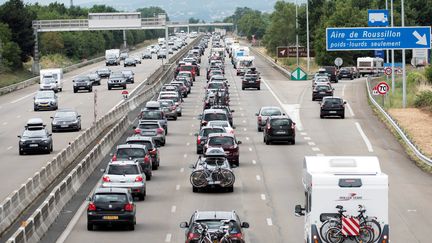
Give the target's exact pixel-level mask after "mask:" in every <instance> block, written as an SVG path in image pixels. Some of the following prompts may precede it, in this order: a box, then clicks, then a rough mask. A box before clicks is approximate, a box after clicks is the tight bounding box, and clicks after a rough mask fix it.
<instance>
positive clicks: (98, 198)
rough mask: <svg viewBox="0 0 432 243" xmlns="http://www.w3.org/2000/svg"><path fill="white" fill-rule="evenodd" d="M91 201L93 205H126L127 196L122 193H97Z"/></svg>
mask: <svg viewBox="0 0 432 243" xmlns="http://www.w3.org/2000/svg"><path fill="white" fill-rule="evenodd" d="M93 201H94V202H95V203H126V202H127V196H126V194H124V193H97V194H95V195H94V197H93Z"/></svg>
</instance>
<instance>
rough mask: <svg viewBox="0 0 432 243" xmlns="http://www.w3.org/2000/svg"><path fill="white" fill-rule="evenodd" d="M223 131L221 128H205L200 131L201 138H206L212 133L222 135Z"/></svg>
mask: <svg viewBox="0 0 432 243" xmlns="http://www.w3.org/2000/svg"><path fill="white" fill-rule="evenodd" d="M224 132H225V130H224V129H223V128H206V129H203V130H202V131H201V136H202V137H208V135H209V134H212V133H224Z"/></svg>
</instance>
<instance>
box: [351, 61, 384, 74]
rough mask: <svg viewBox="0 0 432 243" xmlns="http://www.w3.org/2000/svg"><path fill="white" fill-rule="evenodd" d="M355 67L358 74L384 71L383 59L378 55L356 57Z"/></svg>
mask: <svg viewBox="0 0 432 243" xmlns="http://www.w3.org/2000/svg"><path fill="white" fill-rule="evenodd" d="M357 69H358V71H359V73H360V75H362V76H365V75H378V74H380V73H382V72H383V71H384V59H382V58H380V57H359V58H357Z"/></svg>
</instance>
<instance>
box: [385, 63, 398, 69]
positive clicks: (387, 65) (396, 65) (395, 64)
mask: <svg viewBox="0 0 432 243" xmlns="http://www.w3.org/2000/svg"><path fill="white" fill-rule="evenodd" d="M393 65H394V67H396V68H401V67H402V63H401V62H395V63H394V64H393ZM391 66H392V64H391V63H390V62H385V63H384V67H385V68H386V67H391Z"/></svg>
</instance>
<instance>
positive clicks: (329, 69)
mask: <svg viewBox="0 0 432 243" xmlns="http://www.w3.org/2000/svg"><path fill="white" fill-rule="evenodd" d="M322 69H325V72H326V73H327V74H328V76H329V79H330V82H334V83H337V82H339V79H338V76H337V69H336V67H335V66H325V67H322Z"/></svg>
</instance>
